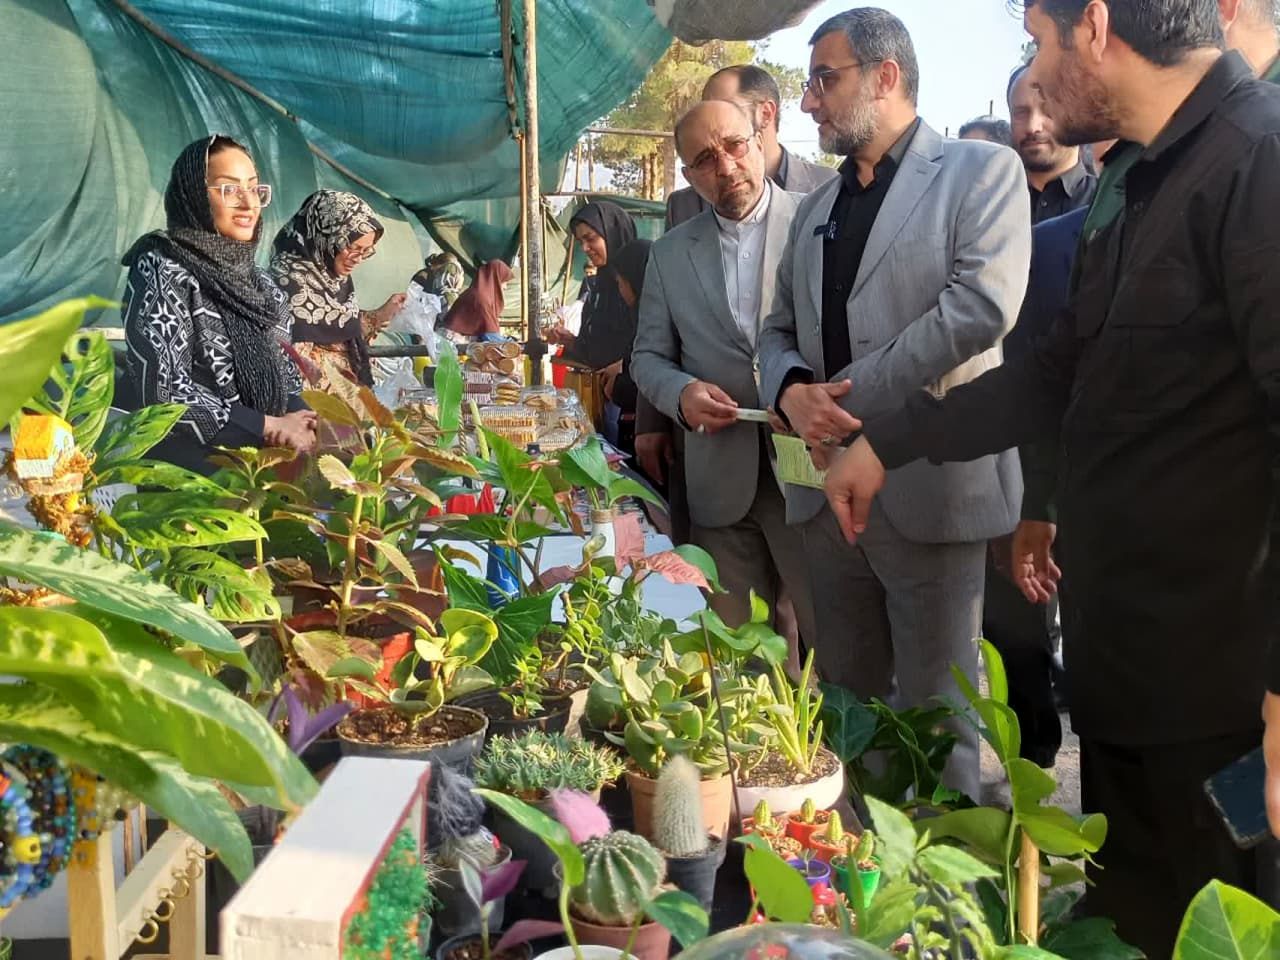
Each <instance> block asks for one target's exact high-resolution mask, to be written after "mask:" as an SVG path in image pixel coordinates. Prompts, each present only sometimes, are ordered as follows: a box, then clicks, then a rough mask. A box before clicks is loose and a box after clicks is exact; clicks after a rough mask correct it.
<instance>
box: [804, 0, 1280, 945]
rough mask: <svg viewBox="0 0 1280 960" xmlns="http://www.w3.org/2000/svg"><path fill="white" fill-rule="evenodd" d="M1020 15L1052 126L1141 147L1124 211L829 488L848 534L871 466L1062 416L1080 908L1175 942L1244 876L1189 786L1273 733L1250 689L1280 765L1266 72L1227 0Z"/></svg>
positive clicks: (1278, 334) (1278, 279) (1200, 796)
mask: <svg viewBox="0 0 1280 960" xmlns="http://www.w3.org/2000/svg"><path fill="white" fill-rule="evenodd" d="M1025 17H1026V25H1027V29H1028V30H1029V31H1030V32H1031V34H1032V36H1033V37H1034V39H1035V40H1036V43H1037V45H1038V48H1039V50H1038V53H1037V56H1036V60H1035V61H1034V63H1033V65H1032V68H1031V81H1032V82H1033V83H1035V84H1037V85H1039V86H1040V88H1041V89H1042V90H1043V92H1044V95H1045V98H1046V100H1047V102H1048V107H1049V110H1050V112H1051V114H1052V115H1053V116H1054V119H1055V120H1056V121H1057V123H1058V127H1059V132H1060V136H1061V137H1062V139H1063V140H1064V142H1069V143H1085V142H1093V141H1097V140H1103V139H1107V138H1111V137H1117V136H1119V137H1122V138H1124V139H1125V140H1128V141H1132V142H1134V143H1137V144H1140V145H1141V146H1142V153H1141V156H1140V157H1139V158H1138V159H1137V160H1136V162H1135V163H1134V164H1133V166H1132V167H1131V169H1130V170H1129V172H1128V175H1127V177H1126V180H1125V191H1124V205H1123V209H1122V211H1121V212H1120V214H1119V216H1118V217H1117V218H1116V219H1115V220H1114V221H1113V222H1111V223H1109V224H1106V225H1104V226H1102V227H1100V228H1099V230H1098V235H1097V236H1095V237H1092V238H1091V242H1089V243H1088V245H1087V246H1086V248H1085V250H1084V254H1083V260H1082V264H1081V269H1080V279H1079V286H1078V289H1077V291H1076V294H1075V296H1074V298H1073V300H1072V303H1071V306H1070V307H1069V309H1068V310H1066V311H1065V312H1063V313H1062V314H1061V315H1060V316H1059V317H1058V319H1057V321H1056V323H1055V324H1054V327H1053V330H1052V332H1051V334H1050V335H1049V336H1048V337H1045V338H1042V339H1041V340H1039V341H1038V342H1037V343H1036V344H1035V347H1034V349H1033V352H1032V353H1031V354H1030V355H1029V356H1026V357H1023V358H1021V359H1018V360H1014V361H1012V362H1010V363H1007V364H1005V365H1004V366H1002V367H999V368H997V369H995V370H993V371H991V372H990V373H988V374H986V375H985V376H983V377H980V378H979V379H977V380H976V381H974V382H973V383H971V384H968V385H965V386H961V387H957V388H956V389H955V390H953V391H951V392H950V393H949V394H947V396H946V397H945V398H942V399H937V398H935V397H933V396H930V395H928V394H926V393H925V392H923V391H921V393H920V394H919V395H917V396H915V397H913V398H912V399H911V400H910V401H909V402H908V404H907V405H906V407H905V408H903V409H902V410H899V411H897V412H895V413H891V414H889V415H887V416H885V417H882V418H880V419H878V420H875V421H871V422H868V423H867V424H866V425H865V426H864V429H863V434H862V436H861V437H860V438H859V439H857V440H856V441H855V442H854V444H853V446H852V447H851V448H850V449H849V451H848V452H846V453H845V454H843V455H842V456H841V457H840V459H839V460H838V461H837V462H836V463H835V464H834V465H833V466H832V468H831V470H830V472H829V474H828V479H827V495H828V497H829V499H830V500H831V504H832V507H833V509H834V510H835V512H836V514H837V517H838V518H839V519H840V521H841V524H842V526H843V528H844V530H845V534H846V536H848V537H849V538H851V539H854V538H856V537H857V536H858V535H859V534H860V533H861V532H862V531H863V530H865V529H866V523H867V516H868V512H869V508H870V502H871V500H872V498H873V497H874V496H875V493H876V491H877V490H879V488H880V486H881V485H882V484H883V482H884V471H885V470H891V469H895V468H897V467H900V466H902V465H904V464H906V463H908V462H910V461H912V460H915V459H918V458H921V457H925V458H928V459H929V460H931V461H935V462H946V461H956V460H967V459H971V458H974V457H978V456H982V455H984V454H989V453H991V452H993V451H996V450H1004V449H1007V448H1008V447H1010V446H1013V445H1017V444H1020V443H1023V442H1029V441H1032V440H1035V439H1037V438H1039V437H1043V436H1046V435H1052V434H1053V433H1054V432H1055V431H1059V436H1060V437H1061V440H1060V460H1059V470H1058V480H1059V484H1058V486H1059V489H1058V498H1057V502H1058V507H1059V517H1060V519H1061V529H1062V535H1061V538H1060V539H1061V542H1060V555H1061V557H1062V566H1063V568H1064V569H1065V570H1068V571H1069V580H1068V581H1067V582H1066V583H1065V584H1064V587H1065V588H1066V590H1067V593H1066V595H1065V596H1064V601H1065V602H1064V609H1066V610H1068V611H1069V613H1070V616H1071V617H1072V623H1071V625H1070V629H1069V630H1067V631H1066V632H1065V637H1066V650H1065V655H1066V666H1067V674H1068V677H1069V679H1070V683H1071V694H1072V703H1071V712H1072V721H1073V725H1074V726H1075V728H1076V729H1077V730H1078V731H1079V733H1080V737H1081V786H1082V792H1083V803H1084V807H1085V809H1087V810H1090V811H1098V812H1101V813H1104V814H1106V815H1107V817H1108V820H1109V824H1110V830H1109V833H1108V837H1107V841H1106V844H1105V845H1104V847H1103V849H1102V851H1101V853H1100V854H1098V855H1097V859H1098V862H1099V864H1100V865H1102V866H1103V867H1105V869H1104V870H1101V871H1095V872H1094V875H1093V880H1094V882H1095V884H1096V886H1095V887H1094V888H1093V889H1091V890H1090V891H1089V894H1088V899H1089V905H1090V908H1091V910H1092V911H1093V912H1096V913H1099V914H1102V915H1105V916H1110V917H1113V918H1114V919H1115V920H1116V921H1117V924H1118V927H1119V933H1120V935H1121V936H1122V937H1123V938H1125V939H1126V940H1128V941H1130V942H1132V943H1134V944H1136V945H1137V946H1139V947H1141V948H1142V949H1143V950H1145V951H1146V952H1147V955H1148V956H1151V957H1161V958H1163V957H1168V956H1170V955H1171V952H1172V946H1173V942H1174V939H1175V936H1176V934H1177V930H1178V923H1179V919H1180V917H1181V915H1182V913H1183V911H1184V910H1185V909H1186V905H1187V903H1188V901H1189V900H1190V898H1191V897H1192V896H1193V895H1194V893H1195V892H1196V891H1197V890H1198V889H1199V888H1200V887H1201V886H1202V885H1203V884H1204V883H1206V882H1207V881H1208V880H1209V879H1211V878H1215V877H1216V878H1219V879H1221V880H1223V881H1225V882H1228V883H1231V884H1234V885H1236V886H1239V887H1243V888H1245V889H1250V888H1252V887H1254V886H1255V869H1254V863H1253V859H1254V858H1253V856H1252V855H1251V854H1245V853H1242V852H1240V851H1238V850H1236V849H1235V848H1234V847H1233V846H1232V844H1231V841H1230V839H1229V837H1228V835H1227V833H1226V832H1225V831H1224V830H1223V828H1222V826H1221V824H1220V823H1218V822H1217V819H1216V817H1215V815H1214V813H1213V812H1212V810H1211V809H1210V807H1209V804H1208V801H1207V799H1206V798H1205V795H1204V792H1203V789H1202V782H1203V781H1204V779H1205V778H1206V777H1208V776H1210V775H1211V774H1213V773H1214V772H1216V771H1217V770H1218V769H1220V768H1221V767H1223V766H1225V765H1226V764H1228V763H1229V762H1231V761H1232V760H1234V759H1235V758H1236V757H1238V756H1240V755H1242V754H1244V753H1246V752H1247V751H1249V750H1250V749H1252V748H1254V747H1256V746H1257V745H1258V744H1259V742H1260V741H1261V740H1262V722H1261V720H1260V717H1259V710H1258V708H1259V704H1263V705H1264V712H1265V715H1266V717H1267V720H1268V724H1267V727H1268V746H1269V747H1270V749H1269V754H1270V756H1271V759H1272V762H1273V764H1275V762H1276V761H1280V742H1277V741H1280V644H1277V643H1276V642H1275V640H1274V637H1275V634H1276V632H1277V627H1278V626H1280V610H1277V601H1278V600H1280V509H1278V508H1280V503H1278V499H1280V498H1278V497H1277V492H1278V491H1280V270H1277V264H1280V222H1277V221H1276V219H1275V218H1274V217H1272V216H1266V215H1260V214H1259V212H1260V211H1273V210H1276V209H1278V208H1280V90H1277V89H1276V87H1274V86H1273V85H1271V84H1267V83H1264V82H1262V81H1260V80H1258V79H1256V78H1255V77H1254V75H1253V71H1252V70H1251V69H1250V66H1249V63H1248V62H1247V61H1246V60H1245V59H1244V58H1243V57H1242V56H1241V55H1240V54H1238V53H1234V52H1233V53H1226V54H1224V53H1223V52H1222V47H1223V34H1222V28H1221V24H1220V22H1219V9H1218V3H1217V2H1216V0H1146V2H1143V3H1134V2H1127V0H1028V2H1027V4H1026V15H1025ZM1268 647H1270V656H1268ZM1268 689H1269V690H1270V691H1271V692H1270V693H1267V690H1268ZM1264 697H1265V699H1264ZM1278 780H1280V769H1277V768H1276V766H1274V765H1273V767H1272V770H1271V773H1270V784H1269V786H1270V788H1271V789H1272V790H1275V789H1276V788H1277V781H1278ZM1273 799H1275V798H1274V797H1273Z"/></svg>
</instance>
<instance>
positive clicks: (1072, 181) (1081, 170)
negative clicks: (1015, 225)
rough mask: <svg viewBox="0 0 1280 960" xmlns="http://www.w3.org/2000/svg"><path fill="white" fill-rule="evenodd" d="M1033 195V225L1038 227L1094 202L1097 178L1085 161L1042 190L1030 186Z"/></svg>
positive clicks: (1077, 162) (1078, 161)
mask: <svg viewBox="0 0 1280 960" xmlns="http://www.w3.org/2000/svg"><path fill="white" fill-rule="evenodd" d="M1028 190H1029V191H1030V192H1031V223H1032V225H1035V224H1037V223H1041V222H1043V221H1045V220H1050V219H1052V218H1053V217H1060V216H1062V215H1063V214H1064V213H1070V212H1071V211H1072V210H1076V209H1078V208H1080V207H1087V206H1089V204H1091V203H1092V202H1093V195H1094V194H1095V193H1097V192H1098V178H1097V177H1095V176H1094V175H1093V174H1091V173H1090V172H1089V171H1088V169H1087V168H1086V167H1085V165H1084V158H1083V157H1081V158H1080V159H1078V160H1077V161H1076V165H1075V166H1074V167H1072V168H1071V169H1070V170H1068V171H1067V172H1066V173H1064V174H1063V175H1062V176H1060V177H1058V178H1056V179H1054V180H1050V181H1049V182H1048V183H1046V184H1045V185H1044V189H1043V190H1037V189H1036V188H1035V187H1032V186H1028Z"/></svg>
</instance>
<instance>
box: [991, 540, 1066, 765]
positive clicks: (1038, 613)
mask: <svg viewBox="0 0 1280 960" xmlns="http://www.w3.org/2000/svg"><path fill="white" fill-rule="evenodd" d="M982 635H983V636H984V637H986V638H987V639H988V640H990V641H991V645H992V646H994V647H995V648H996V649H997V650H999V651H1000V656H1001V657H1002V658H1003V660H1004V668H1005V673H1007V674H1008V677H1009V706H1010V707H1011V708H1012V709H1013V712H1014V713H1015V714H1017V716H1018V724H1019V726H1021V728H1022V757H1023V759H1025V760H1030V761H1031V762H1032V763H1036V764H1039V765H1040V766H1042V767H1052V766H1053V761H1054V758H1055V757H1056V756H1057V754H1058V749H1059V748H1060V747H1061V746H1062V721H1061V719H1059V717H1058V708H1057V706H1056V705H1055V704H1054V699H1053V641H1052V639H1051V637H1050V636H1049V611H1048V610H1047V609H1046V608H1045V607H1043V606H1041V605H1039V604H1035V603H1029V602H1028V601H1027V598H1026V597H1024V596H1023V595H1022V591H1020V590H1019V589H1018V588H1017V587H1015V586H1014V585H1013V584H1012V583H1010V582H1009V579H1008V578H1007V577H1006V576H1005V575H1004V574H1002V573H1001V572H1000V571H999V570H997V569H996V567H995V564H993V563H992V562H991V554H990V552H988V554H987V585H986V591H985V597H984V602H983V607H982Z"/></svg>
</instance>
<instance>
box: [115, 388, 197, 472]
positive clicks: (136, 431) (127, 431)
mask: <svg viewBox="0 0 1280 960" xmlns="http://www.w3.org/2000/svg"><path fill="white" fill-rule="evenodd" d="M186 412H187V408H186V406H185V405H183V404H181V403H158V404H156V405H155V406H151V407H143V408H142V409H141V410H135V411H134V412H133V413H129V414H126V415H125V416H123V417H119V418H117V419H116V420H114V421H112V422H111V423H110V424H108V425H107V428H106V429H105V430H104V431H103V432H102V436H100V437H99V438H98V442H97V443H96V444H95V445H94V452H95V453H96V454H97V455H98V458H97V460H96V461H95V462H94V470H95V471H96V472H98V473H101V472H102V471H103V470H105V469H106V468H107V467H111V466H115V465H116V464H119V463H125V462H128V461H132V460H138V459H140V458H142V457H145V456H146V455H147V451H149V450H150V449H151V448H152V447H154V446H155V445H156V444H157V443H159V442H160V441H161V440H163V439H164V438H165V437H167V436H168V435H169V431H170V430H172V429H173V427H174V424H176V423H177V422H178V421H179V420H181V419H182V415H183V414H185V413H186Z"/></svg>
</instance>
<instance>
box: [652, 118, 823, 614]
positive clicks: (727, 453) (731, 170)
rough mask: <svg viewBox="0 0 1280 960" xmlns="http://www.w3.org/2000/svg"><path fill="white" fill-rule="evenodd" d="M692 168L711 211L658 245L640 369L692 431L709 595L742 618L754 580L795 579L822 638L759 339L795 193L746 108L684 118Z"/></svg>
mask: <svg viewBox="0 0 1280 960" xmlns="http://www.w3.org/2000/svg"><path fill="white" fill-rule="evenodd" d="M676 150H677V152H678V153H679V154H680V157H681V159H682V160H683V161H684V164H685V168H684V173H685V176H686V177H687V178H688V179H689V181H690V182H691V183H692V184H693V185H694V186H695V188H696V189H697V190H698V192H699V193H700V194H701V195H702V196H703V197H705V198H706V199H707V201H708V203H709V204H710V209H708V210H707V211H706V212H705V213H702V214H700V215H699V216H697V217H694V218H693V219H692V220H690V221H688V222H686V223H684V224H682V225H681V226H679V227H677V228H676V229H674V230H672V231H671V232H670V233H668V234H666V235H665V236H664V237H663V238H662V239H661V240H659V241H657V242H656V243H655V244H654V245H653V249H652V250H651V252H650V254H649V267H648V271H647V272H646V274H645V283H644V293H643V294H642V295H641V298H640V322H639V328H638V329H637V331H636V342H635V348H634V350H633V352H632V356H631V375H632V378H633V379H634V380H635V382H636V385H637V386H638V387H639V388H640V391H641V392H642V393H643V394H644V395H645V396H647V397H648V398H649V400H650V401H651V402H652V403H653V405H654V406H655V407H657V409H658V410H660V411H662V412H663V413H664V414H666V415H667V416H668V417H671V418H672V419H673V420H675V421H676V422H677V423H679V424H680V426H681V427H683V428H684V430H686V431H687V433H686V435H685V451H684V468H685V482H686V488H687V490H688V494H689V512H690V515H691V518H692V531H691V533H692V541H693V542H694V543H695V544H697V545H699V546H701V547H702V548H703V549H705V550H706V551H707V552H708V553H710V554H711V556H712V557H713V558H714V559H715V561H716V566H717V567H718V568H719V573H720V582H721V584H722V585H723V586H724V587H725V589H726V591H727V592H726V593H723V594H716V595H714V596H712V597H711V598H710V601H709V602H710V605H711V607H712V609H714V610H715V611H716V612H717V613H719V614H720V616H721V617H723V618H724V619H725V621H726V622H728V623H729V624H730V625H732V626H737V625H739V624H742V623H744V622H746V621H747V620H748V619H749V618H750V615H751V607H750V600H749V598H750V592H751V591H752V590H755V591H756V593H758V594H759V595H760V596H761V598H762V599H764V600H765V601H766V602H767V603H768V604H769V605H770V607H771V608H772V607H773V606H774V604H775V602H776V598H777V594H778V590H779V587H780V585H781V583H782V581H784V580H785V581H786V586H787V590H788V592H789V593H790V594H791V597H792V599H793V601H794V603H795V607H796V616H797V619H798V620H799V624H800V632H801V635H802V636H806V637H810V636H812V635H813V615H812V603H811V601H810V599H809V589H808V584H807V582H806V580H805V578H804V576H803V571H804V570H805V563H804V549H803V543H802V541H801V538H800V534H799V531H798V530H796V529H795V528H792V527H788V526H787V520H786V505H785V503H784V501H783V496H782V492H781V490H780V489H779V486H778V482H777V479H776V478H775V476H774V473H773V468H772V466H771V464H770V458H769V454H768V447H767V438H766V435H765V427H764V425H763V424H760V423H755V422H750V421H740V420H739V419H738V411H739V410H740V409H742V408H747V409H756V410H758V409H760V408H761V406H762V404H761V402H760V394H759V390H758V387H757V381H756V368H755V357H756V339H757V336H758V332H759V326H760V318H761V317H762V316H763V313H764V310H763V308H762V305H763V304H766V303H768V302H770V301H771V300H772V297H773V284H774V277H775V274H776V267H777V264H778V260H779V258H780V257H781V255H782V251H783V247H784V246H785V245H786V242H787V230H788V228H789V227H790V226H791V218H792V216H793V215H794V214H795V209H796V198H795V197H793V196H792V195H791V194H788V193H786V192H785V191H783V190H780V189H778V188H777V187H776V186H774V185H773V184H772V183H771V182H769V180H768V179H767V178H766V177H765V175H764V153H763V150H762V148H761V137H760V134H759V133H758V132H757V131H756V130H755V129H754V127H753V124H752V122H751V117H750V115H749V114H748V113H747V112H746V111H745V110H743V108H742V107H740V106H738V105H737V104H734V103H727V102H724V101H706V102H703V103H700V104H697V105H696V106H695V107H694V108H693V109H692V110H690V111H689V113H687V114H686V115H685V116H684V117H683V118H682V119H681V120H680V122H679V123H678V124H677V125H676Z"/></svg>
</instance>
